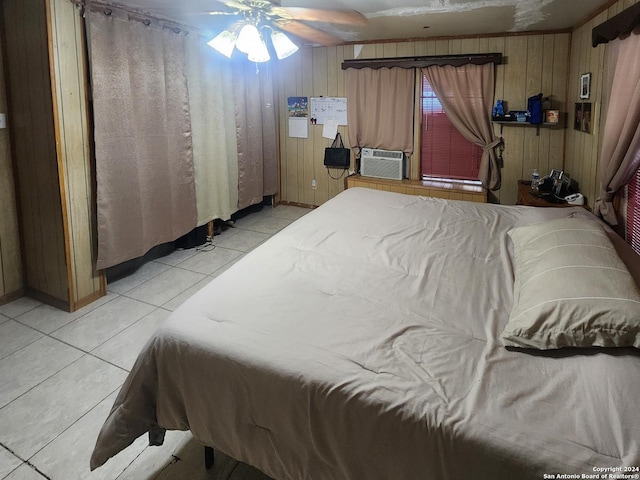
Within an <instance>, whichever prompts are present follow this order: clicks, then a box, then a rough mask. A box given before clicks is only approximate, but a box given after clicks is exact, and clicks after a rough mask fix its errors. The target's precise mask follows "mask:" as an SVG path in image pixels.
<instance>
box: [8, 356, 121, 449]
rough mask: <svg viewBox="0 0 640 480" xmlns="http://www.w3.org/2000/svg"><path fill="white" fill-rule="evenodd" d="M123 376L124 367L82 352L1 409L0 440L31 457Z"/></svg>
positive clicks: (95, 403) (102, 396) (91, 406)
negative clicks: (78, 357) (75, 359)
mask: <svg viewBox="0 0 640 480" xmlns="http://www.w3.org/2000/svg"><path fill="white" fill-rule="evenodd" d="M125 377H126V372H125V371H124V370H122V369H120V368H117V367H114V366H113V365H109V364H108V363H106V362H104V361H102V360H99V359H97V358H94V357H92V356H90V355H85V356H84V357H82V358H80V359H79V360H78V361H76V362H74V363H72V364H71V365H69V366H68V367H66V368H64V369H63V370H61V371H59V372H58V373H56V374H55V375H53V376H51V377H49V378H48V379H47V380H45V381H44V382H42V383H40V384H39V385H38V386H37V387H34V388H32V389H31V390H29V391H28V392H27V393H25V394H24V395H22V396H21V397H20V398H18V399H16V400H14V401H13V402H11V403H10V404H9V405H6V406H5V407H3V408H2V409H0V443H2V444H3V445H6V446H7V448H9V449H11V450H12V451H13V452H15V453H16V455H18V456H20V457H21V458H25V459H29V458H31V456H33V455H34V454H35V453H36V452H38V451H39V450H40V449H42V448H43V447H44V446H46V445H47V444H48V443H49V442H51V441H52V440H53V439H54V438H56V437H57V436H58V435H60V434H61V433H62V432H64V431H65V430H66V429H67V428H69V427H70V426H71V425H73V424H74V423H75V422H76V421H77V420H78V419H79V418H81V417H82V416H83V415H85V414H86V413H87V412H89V411H90V410H91V409H92V408H93V407H95V406H96V405H97V404H98V403H100V402H101V401H102V400H104V399H105V398H106V397H107V396H109V395H110V394H112V393H113V392H114V391H115V390H116V389H117V388H118V387H119V386H120V385H122V383H123V382H124V380H125ZM96 434H97V432H96Z"/></svg>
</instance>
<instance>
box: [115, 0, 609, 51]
mask: <svg viewBox="0 0 640 480" xmlns="http://www.w3.org/2000/svg"><path fill="white" fill-rule="evenodd" d="M113 3H118V4H121V5H126V6H128V7H130V8H134V9H138V10H142V11H145V12H148V13H151V14H156V15H160V16H164V17H168V18H171V19H173V20H176V21H179V22H182V23H186V24H189V25H194V26H199V27H203V28H205V29H207V30H211V31H212V32H216V31H220V30H222V29H224V22H228V21H229V20H228V18H229V17H226V16H211V15H206V14H202V12H206V11H207V10H220V9H221V8H224V6H223V5H221V3H220V1H216V0H182V1H176V0H113ZM280 3H281V5H282V6H283V7H312V8H322V9H353V10H357V11H359V12H361V13H362V14H364V15H365V16H366V17H367V19H368V24H367V25H365V26H357V27H355V26H346V25H336V24H325V23H313V24H310V25H312V26H313V27H316V28H318V29H320V30H323V31H325V32H327V33H330V34H332V35H334V36H336V37H338V38H340V39H341V40H343V41H344V42H345V43H349V42H356V43H357V42H367V41H373V40H385V39H387V40H388V39H406V38H421V37H423V38H426V37H440V36H458V35H476V34H492V33H504V32H523V31H540V30H558V29H566V28H570V27H573V26H574V25H576V24H577V23H578V22H580V21H581V20H582V19H584V18H585V17H586V16H587V15H589V14H590V13H591V12H593V11H595V10H597V9H598V8H599V7H601V6H602V5H604V4H606V3H608V0H322V1H318V0H281V2H280ZM198 12H200V14H198Z"/></svg>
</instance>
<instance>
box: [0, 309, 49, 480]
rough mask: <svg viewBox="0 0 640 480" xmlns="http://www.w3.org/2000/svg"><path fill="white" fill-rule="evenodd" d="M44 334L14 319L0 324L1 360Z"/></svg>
mask: <svg viewBox="0 0 640 480" xmlns="http://www.w3.org/2000/svg"><path fill="white" fill-rule="evenodd" d="M42 336H43V334H42V333H40V332H38V331H37V330H34V329H33V328H29V327H26V326H24V325H22V324H21V323H18V322H16V321H14V320H9V321H7V322H5V323H2V324H0V360H2V359H3V358H4V357H6V356H8V355H11V354H12V353H14V352H17V351H18V350H20V349H21V348H23V347H26V346H27V345H29V344H30V343H33V342H35V341H36V340H38V339H39V338H41V337H42ZM0 478H2V477H0Z"/></svg>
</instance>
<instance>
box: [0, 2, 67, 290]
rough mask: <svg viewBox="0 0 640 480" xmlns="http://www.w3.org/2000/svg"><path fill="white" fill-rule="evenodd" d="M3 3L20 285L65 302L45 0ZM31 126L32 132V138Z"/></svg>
mask: <svg viewBox="0 0 640 480" xmlns="http://www.w3.org/2000/svg"><path fill="white" fill-rule="evenodd" d="M3 7H4V15H5V25H4V26H5V32H6V38H7V58H6V66H7V73H8V78H9V85H8V93H9V95H10V96H11V109H12V112H11V116H12V118H13V122H12V125H13V126H15V128H13V129H12V135H13V137H12V139H13V145H12V147H13V149H14V155H15V158H16V164H17V177H18V179H19V181H18V188H19V195H20V217H21V222H22V225H23V227H22V228H23V233H24V235H23V239H22V242H23V243H22V246H23V255H24V258H25V259H26V269H25V279H26V285H27V287H28V288H29V289H31V290H33V291H36V292H41V293H42V294H44V295H45V296H49V297H51V298H54V299H58V300H59V301H61V302H67V301H68V288H67V285H68V282H67V269H66V266H65V251H64V248H65V242H64V233H63V228H62V208H61V199H60V191H59V185H58V183H57V179H58V170H57V160H56V156H55V148H56V142H55V135H54V125H53V106H52V92H51V85H50V83H49V81H50V80H49V59H48V38H47V24H46V15H45V13H46V12H45V4H44V1H43V0H7V1H6V2H3ZM33 132H38V141H37V142H36V141H34V138H33Z"/></svg>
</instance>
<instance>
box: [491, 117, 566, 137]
mask: <svg viewBox="0 0 640 480" xmlns="http://www.w3.org/2000/svg"><path fill="white" fill-rule="evenodd" d="M492 122H493V123H497V124H498V125H500V135H501V136H502V129H503V128H504V126H505V125H507V126H514V127H536V135H537V136H540V127H542V128H561V127H562V124H561V123H559V122H558V123H529V122H517V121H516V122H514V121H510V122H509V121H507V122H503V121H500V120H492Z"/></svg>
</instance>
